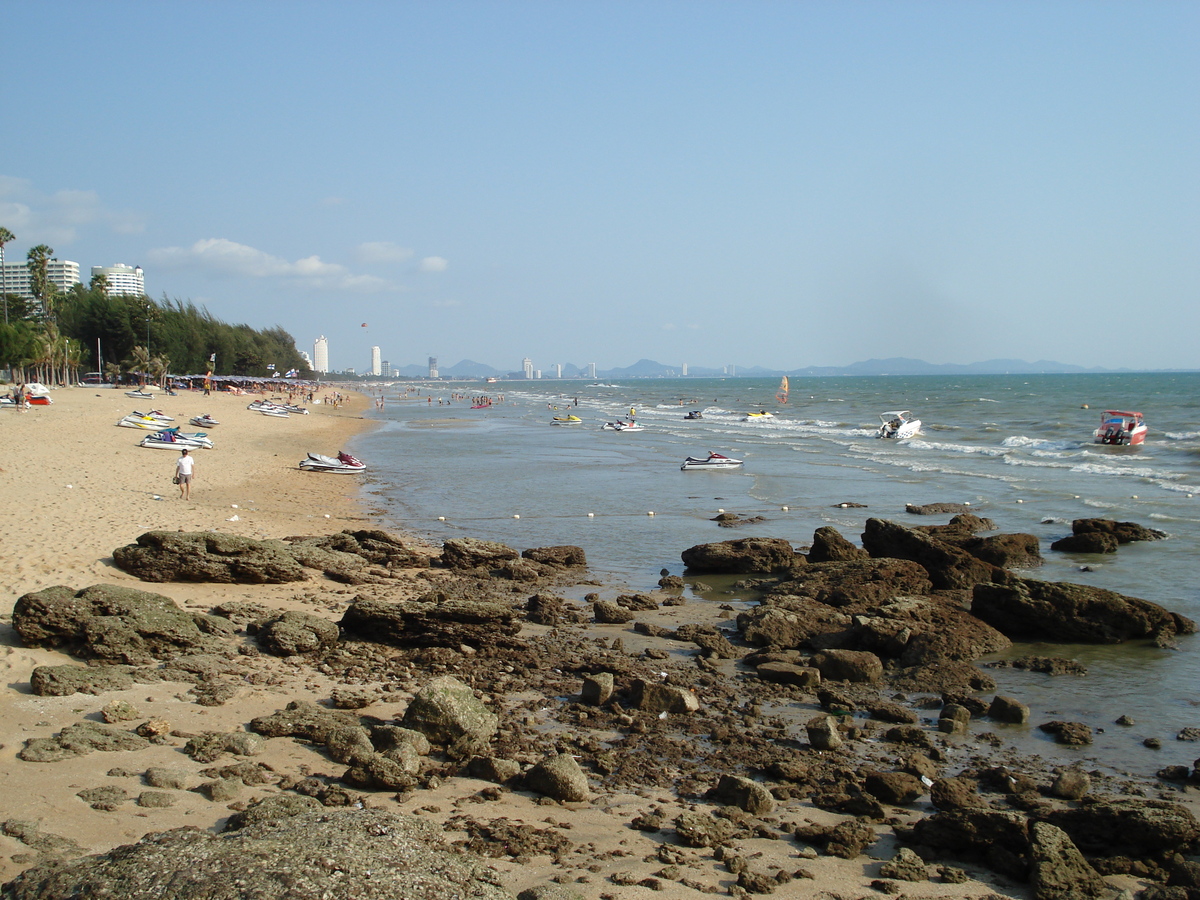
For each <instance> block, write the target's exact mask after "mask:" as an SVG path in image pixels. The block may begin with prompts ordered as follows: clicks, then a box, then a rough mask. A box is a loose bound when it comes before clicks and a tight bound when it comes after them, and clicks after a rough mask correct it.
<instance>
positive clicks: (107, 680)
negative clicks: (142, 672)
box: [29, 666, 133, 697]
mask: <svg viewBox="0 0 1200 900" xmlns="http://www.w3.org/2000/svg"><path fill="white" fill-rule="evenodd" d="M29 686H30V688H31V689H32V690H33V693H34V694H35V695H37V696H38V697H67V696H69V695H71V694H103V693H105V692H106V691H125V690H128V689H129V688H131V687H133V675H132V674H130V670H129V669H128V668H126V667H125V666H38V667H37V668H36V669H34V670H33V674H32V675H31V676H30V678H29Z"/></svg>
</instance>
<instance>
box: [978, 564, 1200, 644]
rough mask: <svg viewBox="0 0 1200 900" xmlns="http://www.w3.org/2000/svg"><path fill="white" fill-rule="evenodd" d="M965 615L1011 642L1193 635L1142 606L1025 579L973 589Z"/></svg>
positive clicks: (1160, 611) (1182, 622) (1178, 620)
mask: <svg viewBox="0 0 1200 900" xmlns="http://www.w3.org/2000/svg"><path fill="white" fill-rule="evenodd" d="M971 612H972V613H973V614H975V615H976V616H978V617H979V618H981V619H983V621H985V622H987V623H988V624H990V625H992V626H993V627H995V628H997V629H999V630H1000V631H1002V632H1003V633H1004V634H1006V635H1008V636H1009V637H1010V638H1013V639H1015V640H1031V641H1051V642H1073V643H1088V644H1116V643H1119V642H1121V641H1125V640H1132V639H1137V638H1152V637H1160V636H1167V637H1170V636H1172V635H1176V634H1192V633H1194V632H1195V630H1196V623H1195V622H1193V621H1192V620H1191V619H1188V618H1186V617H1184V616H1181V615H1179V614H1177V613H1172V612H1169V611H1168V610H1166V609H1164V608H1163V607H1161V606H1159V605H1158V604H1157V603H1151V602H1150V601H1148V600H1140V599H1138V598H1136V597H1127V596H1125V595H1124V594H1118V593H1117V592H1115V591H1108V590H1105V589H1104V588H1096V587H1086V586H1084V585H1079V584H1070V583H1067V582H1061V581H1059V582H1055V581H1036V580H1034V579H1027V578H1009V579H1008V583H1006V584H978V585H976V586H975V588H974V590H973V592H972V599H971Z"/></svg>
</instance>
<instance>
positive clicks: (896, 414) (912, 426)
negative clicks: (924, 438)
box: [875, 409, 921, 441]
mask: <svg viewBox="0 0 1200 900" xmlns="http://www.w3.org/2000/svg"><path fill="white" fill-rule="evenodd" d="M879 422H880V425H879V430H878V431H876V432H875V437H877V438H889V439H894V440H897V441H902V440H904V439H905V438H910V437H912V436H913V435H914V434H918V433H919V432H920V431H921V420H920V419H914V418H913V417H912V413H910V412H909V411H908V410H907V409H897V410H893V411H892V412H885V413H880V414H879Z"/></svg>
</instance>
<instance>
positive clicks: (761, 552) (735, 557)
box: [680, 538, 803, 574]
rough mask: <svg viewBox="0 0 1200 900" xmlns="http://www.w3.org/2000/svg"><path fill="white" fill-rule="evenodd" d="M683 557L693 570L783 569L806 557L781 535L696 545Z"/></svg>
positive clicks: (762, 570) (745, 571) (747, 570)
mask: <svg viewBox="0 0 1200 900" xmlns="http://www.w3.org/2000/svg"><path fill="white" fill-rule="evenodd" d="M680 556H681V558H682V559H683V564H684V565H685V566H687V567H688V569H690V570H691V571H693V572H729V573H733V574H750V573H756V572H784V571H787V570H788V569H791V568H794V567H795V566H796V565H798V564H803V557H800V556H799V555H798V554H797V553H796V551H795V550H794V549H792V545H791V544H790V543H789V542H788V541H785V540H783V539H782V538H742V539H741V540H736V541H718V542H716V543H713V544H697V545H696V546H694V547H689V548H688V549H687V550H684V551H683V553H681V554H680Z"/></svg>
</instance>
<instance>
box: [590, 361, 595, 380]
mask: <svg viewBox="0 0 1200 900" xmlns="http://www.w3.org/2000/svg"><path fill="white" fill-rule="evenodd" d="M588 378H590V379H592V381H595V380H596V364H595V363H588Z"/></svg>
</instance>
